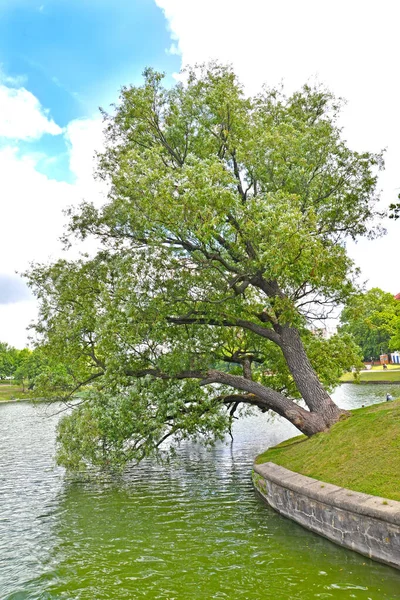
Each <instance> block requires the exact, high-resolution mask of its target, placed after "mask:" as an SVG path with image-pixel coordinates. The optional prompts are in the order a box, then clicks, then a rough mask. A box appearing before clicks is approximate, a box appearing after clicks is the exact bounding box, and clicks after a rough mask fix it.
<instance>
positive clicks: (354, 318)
mask: <svg viewBox="0 0 400 600" xmlns="http://www.w3.org/2000/svg"><path fill="white" fill-rule="evenodd" d="M340 320H341V322H342V326H341V331H343V332H346V333H348V334H351V335H352V336H353V339H354V341H355V342H356V344H357V345H358V346H359V347H360V348H361V351H362V354H363V357H364V359H365V360H370V359H371V358H373V359H376V358H378V357H379V356H380V355H381V354H386V353H387V352H389V351H390V350H392V351H393V350H399V349H400V302H399V301H398V300H396V299H395V298H394V297H393V294H389V293H388V292H384V291H383V290H380V289H379V288H373V289H371V290H369V291H368V292H366V293H360V294H357V295H354V296H352V297H351V299H350V300H349V301H348V303H347V306H346V307H345V308H344V309H343V311H342V314H341V316H340Z"/></svg>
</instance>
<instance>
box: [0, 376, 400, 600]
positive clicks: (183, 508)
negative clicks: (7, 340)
mask: <svg viewBox="0 0 400 600" xmlns="http://www.w3.org/2000/svg"><path fill="white" fill-rule="evenodd" d="M387 391H389V392H391V393H392V394H393V395H400V387H396V386H385V387H383V386H361V385H360V386H355V385H343V386H341V387H340V388H339V389H338V390H337V391H336V393H335V397H336V400H337V402H338V403H339V404H340V405H341V406H343V407H347V408H351V407H355V406H360V405H361V404H369V403H373V402H378V401H382V400H383V399H384V397H385V394H386V392H387ZM56 412H57V407H55V406H43V405H42V406H38V407H33V406H31V405H29V404H25V403H21V404H4V405H0V599H1V600H28V599H31V600H34V599H35V600H37V599H40V600H50V599H68V600H72V599H73V600H75V599H76V600H105V599H115V600H125V599H127V600H130V599H136V598H149V599H153V598H154V599H157V598H160V599H161V598H163V599H168V600H175V599H176V600H186V599H188V600H189V599H204V600H206V599H211V598H217V599H218V598H229V599H231V600H236V599H253V598H254V599H258V598H260V599H271V600H275V599H276V600H280V599H282V600H283V599H285V600H289V599H290V600H297V599H299V600H307V599H311V598H319V599H331V598H332V599H345V598H346V599H347V598H349V599H350V598H357V599H360V600H361V599H363V600H367V599H372V600H383V599H388V600H394V599H397V598H399V599H400V571H396V570H394V569H391V568H390V567H386V566H384V565H380V564H378V563H375V562H373V561H370V560H368V559H366V558H364V557H362V556H359V555H357V554H355V553H353V552H350V551H348V550H344V549H342V548H339V547H337V546H335V545H334V544H332V543H330V542H328V541H327V540H324V539H323V538H321V537H319V536H317V535H314V534H312V533H310V532H308V531H306V530H305V529H303V528H302V527H300V526H298V525H296V524H294V523H292V522H291V521H288V520H286V519H284V518H283V517H281V516H279V515H278V514H277V513H275V512H274V511H273V510H271V509H270V508H268V507H267V506H266V505H265V504H263V503H262V501H261V500H260V499H259V498H258V497H257V496H256V494H255V493H254V490H253V488H252V485H251V480H250V471H251V465H252V461H253V458H254V457H255V455H256V454H258V453H259V452H261V451H262V450H265V448H266V447H268V446H269V445H272V444H276V443H278V442H280V441H281V440H283V439H285V438H287V437H291V436H292V435H294V434H295V433H296V430H294V429H293V428H292V427H291V426H290V425H289V424H287V423H285V422H283V421H281V420H279V419H274V420H273V421H272V422H271V421H270V420H269V419H268V417H266V416H264V417H262V418H260V417H257V418H255V417H249V418H247V419H244V420H243V421H241V422H238V423H237V424H236V427H235V430H234V441H233V443H230V442H228V441H227V442H226V443H219V444H217V445H216V446H215V447H214V448H213V449H212V450H204V449H203V448H202V447H201V446H200V445H197V444H193V443H187V444H183V445H182V446H181V448H180V449H179V452H178V456H177V457H176V459H174V460H173V461H172V462H171V463H170V464H169V465H167V466H165V465H164V466H160V465H157V464H154V463H152V462H147V463H144V464H142V465H141V466H140V467H139V468H136V469H132V470H130V471H128V472H127V473H126V474H125V475H124V477H123V478H122V479H119V480H115V481H112V482H110V481H109V482H107V483H104V482H101V481H97V482H91V483H72V482H70V481H68V480H67V479H66V477H65V474H64V472H63V470H62V469H60V468H58V467H56V466H55V465H54V461H53V454H54V441H55V426H56V423H57V420H58V419H59V415H57V414H55V413H56Z"/></svg>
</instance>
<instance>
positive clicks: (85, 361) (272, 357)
mask: <svg viewBox="0 0 400 600" xmlns="http://www.w3.org/2000/svg"><path fill="white" fill-rule="evenodd" d="M340 104H341V102H340V101H338V100H337V99H335V98H334V96H333V95H332V94H331V93H329V92H328V91H327V90H325V89H323V88H321V87H316V88H313V87H310V86H305V87H303V88H302V89H301V90H300V91H299V92H296V93H294V94H293V95H291V96H286V95H285V94H284V93H283V91H282V90H277V89H268V88H264V89H263V90H262V92H261V93H260V94H259V95H257V96H255V97H248V96H247V95H246V94H245V93H244V91H243V88H242V87H241V85H240V83H239V82H238V80H237V77H236V76H235V74H234V72H233V71H232V69H231V68H229V67H225V66H221V65H219V64H208V65H203V66H200V67H196V68H193V69H189V70H188V71H186V72H185V74H184V83H178V84H176V85H174V86H173V87H165V86H164V85H163V75H162V74H159V73H156V72H154V71H153V70H150V69H149V70H147V71H146V72H145V73H144V83H143V85H142V86H139V87H129V88H123V89H122V91H121V96H120V102H119V103H118V104H117V105H116V106H114V107H113V112H112V114H111V115H107V114H104V118H105V136H106V150H105V151H104V153H102V154H101V155H99V157H98V176H99V177H100V178H101V179H103V180H104V181H105V182H107V185H108V189H109V193H108V201H107V203H106V204H105V205H104V206H103V207H102V208H100V209H98V208H96V207H95V206H94V205H92V204H90V203H83V204H82V205H81V206H80V207H79V209H78V210H75V211H70V224H69V234H68V239H69V241H70V242H71V240H72V239H73V236H77V237H78V238H82V239H85V238H87V237H93V236H94V238H96V239H97V240H98V243H99V248H100V250H99V251H98V253H97V255H96V256H94V257H93V256H92V257H91V258H89V257H86V258H82V259H81V260H78V261H74V262H71V261H69V262H68V261H59V262H57V263H55V264H53V265H50V266H43V265H37V266H35V267H33V268H32V270H31V272H30V274H29V278H30V284H31V286H32V287H33V288H34V290H35V292H36V294H37V296H38V298H39V300H40V305H41V309H40V319H39V322H38V324H37V325H36V330H37V333H38V339H39V343H40V344H41V346H42V351H43V352H47V354H48V356H49V357H55V360H56V361H57V364H58V365H60V364H63V369H61V370H60V369H59V368H58V370H57V376H56V377H52V376H50V375H48V376H46V375H43V377H42V378H41V381H40V382H39V383H38V384H37V385H38V386H39V388H40V392H41V393H43V394H45V393H47V394H51V395H53V396H57V397H64V398H65V397H72V396H75V395H76V394H77V392H78V391H79V390H81V394H80V395H79V397H80V401H79V402H78V403H77V404H76V403H75V405H74V408H73V410H72V412H71V414H69V415H68V416H67V417H66V418H64V420H63V421H62V422H61V425H60V430H59V440H60V442H61V444H60V451H59V457H60V460H61V462H63V463H64V464H66V465H67V466H70V467H72V468H76V467H77V466H79V465H81V464H82V462H91V463H94V464H104V462H107V461H114V462H116V463H118V462H119V463H123V462H125V461H127V460H131V459H140V458H142V457H143V456H146V455H148V454H149V453H151V452H155V451H156V450H157V449H158V448H159V447H160V444H162V442H163V441H164V440H165V439H166V438H167V437H173V439H175V440H179V439H182V438H185V437H188V436H198V435H200V436H202V437H203V439H208V438H209V437H210V436H211V437H215V436H221V435H223V434H224V433H225V432H226V431H227V430H229V427H230V424H231V422H232V419H233V418H234V415H235V413H236V411H237V410H238V409H239V413H240V407H243V406H252V407H257V408H258V409H261V411H268V410H271V411H274V412H276V413H278V414H279V415H281V416H283V417H285V418H286V419H288V420H289V421H290V422H291V423H293V424H294V425H295V426H296V427H297V428H298V429H299V430H300V431H301V432H303V433H305V434H306V435H308V436H310V435H313V434H314V433H316V432H321V431H325V430H327V429H329V427H330V426H331V425H332V424H334V423H335V422H337V421H338V420H339V419H340V418H341V416H342V415H343V412H344V411H342V410H340V409H339V408H338V407H337V406H336V404H335V403H334V402H333V401H332V400H331V398H330V396H329V393H328V392H329V390H330V389H332V387H333V386H334V384H335V383H336V382H337V379H338V377H339V376H340V374H341V373H342V371H343V370H344V369H345V368H348V367H349V366H351V364H354V363H355V362H357V360H358V356H357V350H356V348H355V346H354V345H352V343H351V340H350V338H349V337H346V336H345V335H343V336H338V335H337V336H333V337H332V338H330V339H328V340H326V339H324V338H323V336H322V335H321V334H320V333H319V330H318V326H317V325H316V323H318V321H316V319H317V320H320V319H323V318H325V317H326V316H327V315H328V314H329V311H330V310H331V309H332V307H333V306H338V305H339V304H340V303H341V302H343V301H344V300H345V299H346V298H347V297H348V295H349V294H350V293H351V292H352V290H353V285H354V284H353V281H354V276H355V273H356V270H355V269H354V266H353V264H352V261H351V260H350V259H349V257H348V256H347V254H346V248H345V243H346V240H347V239H349V238H353V239H354V238H356V237H357V236H360V235H365V234H367V233H369V232H370V230H371V222H372V219H373V217H374V209H373V206H374V202H375V200H376V182H377V171H378V170H379V168H380V167H381V166H382V157H381V155H376V154H370V153H366V152H364V153H358V152H355V151H353V150H352V149H350V148H349V147H348V145H347V144H346V142H345V140H343V138H342V132H341V129H340V127H339V126H338V121H337V119H338V114H339V111H340ZM299 399H302V401H300V402H299Z"/></svg>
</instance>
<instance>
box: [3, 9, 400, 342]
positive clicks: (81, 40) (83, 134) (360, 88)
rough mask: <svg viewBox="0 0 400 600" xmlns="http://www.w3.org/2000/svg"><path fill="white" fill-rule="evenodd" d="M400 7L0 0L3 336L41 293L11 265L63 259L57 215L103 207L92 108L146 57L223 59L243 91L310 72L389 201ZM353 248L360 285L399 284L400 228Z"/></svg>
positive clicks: (399, 145) (61, 221)
mask: <svg viewBox="0 0 400 600" xmlns="http://www.w3.org/2000/svg"><path fill="white" fill-rule="evenodd" d="M399 17H400V5H399V4H398V3H397V2H394V1H393V0H381V1H380V2H379V3H378V2H376V0H374V1H370V0H363V1H359V0H351V1H348V0H347V1H346V2H345V1H343V0H336V1H335V2H331V1H330V0H326V1H325V2H323V3H322V2H320V0H302V1H301V2H299V1H298V0H280V1H279V2H276V0H275V1H273V2H272V1H271V0H246V2H243V1H242V0H96V1H94V0H38V1H36V0H0V174H1V177H0V341H6V342H8V343H10V344H12V345H14V346H16V347H19V348H22V347H24V346H25V345H26V343H27V336H28V332H27V331H26V327H27V326H28V325H29V323H30V322H31V321H32V319H35V317H36V302H35V300H34V298H33V297H32V295H31V294H30V292H29V290H28V289H27V287H26V285H25V283H24V281H23V279H22V278H21V276H20V273H23V272H24V271H25V270H26V269H27V268H28V267H29V264H30V263H31V262H32V261H33V262H47V261H49V260H54V259H55V258H57V257H59V256H60V255H61V254H62V245H61V243H60V242H59V237H60V235H61V234H62V232H63V227H64V226H65V223H66V217H65V216H64V215H63V210H64V209H65V208H66V207H68V206H71V205H77V204H79V202H80V201H81V200H82V199H83V198H85V199H90V200H93V201H94V202H96V203H97V204H101V203H102V202H104V199H105V197H104V196H105V194H104V189H103V188H102V187H101V186H100V185H99V184H98V183H96V182H95V181H94V179H93V168H94V161H93V156H94V152H95V151H96V150H101V148H102V133H101V131H102V126H101V119H100V117H99V111H98V108H99V107H100V106H101V107H103V108H105V109H107V108H108V107H109V105H110V104H111V103H112V102H116V101H117V99H118V93H119V89H120V88H121V86H123V85H129V84H139V83H140V81H141V73H142V72H143V69H144V68H145V67H146V66H152V67H154V68H156V69H157V70H160V71H165V72H166V74H167V81H168V82H169V83H170V84H172V83H173V82H174V80H175V79H176V77H177V73H178V72H179V70H180V68H181V66H182V65H186V64H193V63H196V62H203V61H205V60H209V59H218V60H220V61H222V62H229V63H232V64H233V66H234V68H235V70H236V72H237V73H238V75H239V77H240V79H241V80H242V81H243V83H244V84H245V87H246V90H247V91H248V92H249V93H254V92H257V91H258V90H259V89H260V86H261V85H262V84H263V83H267V84H268V85H270V86H273V85H277V84H280V83H283V84H284V86H285V88H286V90H287V91H289V92H290V91H293V90H295V89H297V88H299V87H300V86H301V85H303V84H304V83H305V82H310V81H311V82H314V81H319V82H321V83H323V84H325V85H326V86H327V87H329V88H330V89H331V90H332V91H333V92H334V93H335V94H336V95H338V96H341V97H344V98H345V99H346V100H347V104H346V106H345V109H344V112H343V116H342V126H343V135H344V137H345V138H346V139H347V141H348V143H349V145H350V147H352V148H354V149H357V150H369V151H379V150H381V149H383V148H385V149H386V153H385V160H386V170H385V172H384V173H382V175H381V177H380V181H379V185H380V189H381V190H382V193H381V198H382V199H381V205H382V208H385V207H387V206H388V204H390V202H393V201H395V200H396V198H397V194H398V193H399V192H400V169H399V166H400V111H399V109H398V106H399V105H400V102H399V96H400V89H399V88H400V86H399V84H398V69H399V58H400V45H399V44H398V32H397V29H398V23H399ZM383 225H384V226H385V227H386V228H387V234H386V236H384V237H382V238H380V239H376V240H372V241H371V240H361V241H360V242H359V243H358V244H349V253H350V255H351V257H352V258H353V259H354V260H355V261H356V263H357V264H358V265H359V266H360V267H361V271H362V279H363V281H366V285H367V287H368V288H370V287H375V286H378V287H381V288H383V289H384V290H386V291H389V292H392V293H397V292H400V277H399V276H398V268H397V260H398V257H399V255H400V252H399V247H400V243H399V242H400V223H399V222H393V221H388V220H385V221H384V223H383Z"/></svg>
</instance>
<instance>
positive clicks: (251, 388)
mask: <svg viewBox="0 0 400 600" xmlns="http://www.w3.org/2000/svg"><path fill="white" fill-rule="evenodd" d="M209 383H221V384H223V385H228V386H231V387H233V388H236V389H238V390H242V391H245V392H248V393H249V394H251V395H252V396H251V398H249V396H247V397H246V399H245V400H244V399H243V398H242V401H244V402H245V403H246V404H253V405H254V406H258V407H259V408H261V409H262V410H273V411H274V412H276V413H278V415H281V416H282V417H284V418H285V419H287V420H288V421H290V423H292V424H293V425H294V426H295V427H297V429H299V431H301V433H304V434H305V435H307V436H309V437H310V436H312V435H314V434H315V433H319V432H321V431H326V430H327V429H328V428H329V426H330V425H332V424H333V423H335V422H336V421H338V419H339V417H340V415H341V414H342V413H343V411H340V410H339V409H338V407H337V406H336V404H334V403H333V402H332V400H331V399H330V398H329V396H328V399H329V400H330V402H331V404H332V406H333V407H334V408H335V409H336V411H338V413H337V418H336V419H335V420H332V421H331V422H330V424H329V425H328V423H327V417H326V415H324V414H320V413H319V412H318V411H311V410H310V411H308V410H306V409H305V408H302V407H301V406H299V405H298V404H296V402H293V400H290V399H289V398H286V397H285V396H283V395H282V394H280V393H279V392H277V391H275V390H273V389H271V388H268V387H266V386H264V385H262V384H261V383H258V382H257V381H252V380H249V379H246V378H245V377H240V376H238V375H231V374H230V373H224V372H221V371H214V370H211V371H208V373H207V377H206V378H205V379H203V381H202V382H201V385H207V384H209ZM320 385H321V384H320ZM322 389H323V388H322ZM325 393H326V392H325Z"/></svg>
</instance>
